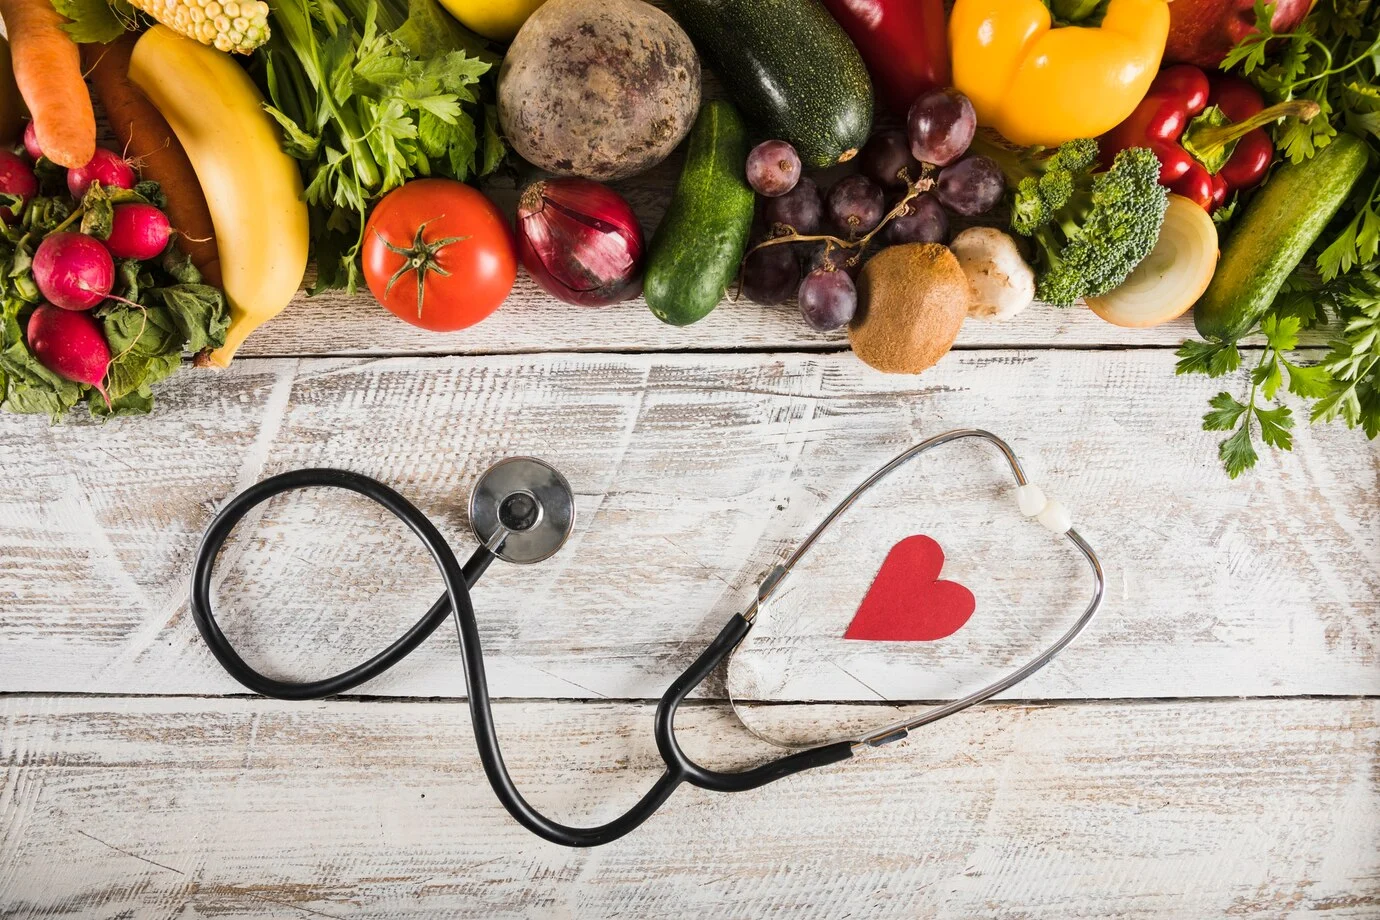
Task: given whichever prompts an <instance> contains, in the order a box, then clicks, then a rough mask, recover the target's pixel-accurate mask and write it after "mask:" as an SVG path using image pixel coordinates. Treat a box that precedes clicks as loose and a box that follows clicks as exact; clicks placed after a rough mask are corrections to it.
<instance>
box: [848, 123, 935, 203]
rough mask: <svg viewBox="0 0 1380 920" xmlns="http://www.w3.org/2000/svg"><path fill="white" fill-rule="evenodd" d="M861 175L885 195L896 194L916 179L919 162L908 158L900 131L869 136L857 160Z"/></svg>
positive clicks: (907, 145) (906, 145)
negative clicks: (880, 188)
mask: <svg viewBox="0 0 1380 920" xmlns="http://www.w3.org/2000/svg"><path fill="white" fill-rule="evenodd" d="M858 162H859V165H860V166H861V168H862V174H863V175H864V176H867V178H869V179H871V180H872V181H873V182H875V183H877V184H878V185H880V186H881V187H882V188H884V189H887V190H888V191H893V192H895V191H899V190H901V189H903V188H905V187H906V185H907V183H908V182H914V181H915V180H916V179H919V178H920V169H921V167H920V161H919V160H917V159H916V158H915V157H913V156H912V155H911V152H910V141H908V140H907V139H906V134H905V132H904V131H896V130H890V131H879V132H878V133H876V134H874V135H872V139H871V140H869V141H868V142H867V144H866V146H864V147H863V149H862V155H861V156H860V157H859V158H858Z"/></svg>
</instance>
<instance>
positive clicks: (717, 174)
mask: <svg viewBox="0 0 1380 920" xmlns="http://www.w3.org/2000/svg"><path fill="white" fill-rule="evenodd" d="M747 155H748V145H747V128H746V127H745V126H744V125H743V118H742V116H741V115H739V114H738V110H737V109H735V108H734V107H733V106H732V105H731V104H730V103H727V102H722V101H716V102H706V103H705V104H704V106H703V107H702V108H701V109H700V114H699V116H698V117H697V118H696V119H695V126H694V127H693V128H692V129H691V130H690V145H689V149H688V150H687V152H686V156H685V168H684V169H683V170H681V174H680V181H678V182H677V183H676V192H675V194H674V195H673V196H672V197H671V205H670V207H669V208H667V210H666V216H665V217H664V218H662V220H661V226H659V227H657V228H656V233H655V234H653V236H652V244H651V246H650V247H649V251H648V255H647V272H646V274H645V276H644V277H643V281H642V293H643V295H644V296H645V297H646V298H647V306H648V307H650V308H651V310H652V315H654V316H655V317H656V318H657V319H659V320H661V321H662V322H665V323H670V324H671V325H672V326H688V325H690V324H691V323H693V322H696V321H698V320H701V319H704V318H705V317H706V316H708V315H709V312H710V311H711V310H713V309H714V308H715V307H717V306H718V305H719V301H720V300H722V299H723V296H724V290H725V289H726V288H727V287H728V286H729V284H731V283H732V282H733V279H734V277H735V276H736V275H737V274H738V266H739V264H740V263H741V262H742V261H743V250H745V249H746V248H747V241H748V234H749V233H750V232H751V230H752V209H753V197H752V189H750V188H749V187H748V184H747V180H746V178H745V172H744V169H745V165H746V163H747Z"/></svg>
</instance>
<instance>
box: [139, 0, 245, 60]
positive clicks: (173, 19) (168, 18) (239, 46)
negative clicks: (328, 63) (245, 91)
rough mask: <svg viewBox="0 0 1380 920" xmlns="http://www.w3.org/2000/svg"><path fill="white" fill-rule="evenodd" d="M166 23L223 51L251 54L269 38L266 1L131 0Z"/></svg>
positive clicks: (177, 30)
mask: <svg viewBox="0 0 1380 920" xmlns="http://www.w3.org/2000/svg"><path fill="white" fill-rule="evenodd" d="M130 2H131V3H133V5H134V6H136V7H137V8H139V9H141V10H143V11H144V12H145V13H148V14H149V15H150V16H152V17H153V18H154V19H156V20H158V21H159V22H161V23H163V25H165V26H167V27H168V28H170V29H172V30H173V31H174V32H177V33H179V34H181V35H185V36H187V37H188V38H192V39H196V40H197V41H199V42H201V43H202V44H203V45H210V46H211V47H213V48H216V49H218V50H220V51H233V52H235V53H237V54H248V53H249V52H251V51H253V50H254V49H255V48H257V47H259V46H260V45H262V44H263V43H264V42H266V41H268V4H267V3H264V2H263V0H130Z"/></svg>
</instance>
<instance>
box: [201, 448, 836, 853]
mask: <svg viewBox="0 0 1380 920" xmlns="http://www.w3.org/2000/svg"><path fill="white" fill-rule="evenodd" d="M317 487H333V488H341V489H347V490H349V491H351V492H355V493H356V494H358V495H361V496H363V497H365V498H368V499H370V500H372V501H374V502H377V503H378V504H380V505H382V506H383V507H384V508H385V509H387V510H388V511H389V512H390V513H391V514H393V515H394V516H395V517H397V518H398V519H399V520H401V521H402V522H403V523H404V524H406V525H407V527H408V529H409V530H411V531H412V532H413V533H414V534H415V535H416V536H417V538H418V539H419V540H421V542H422V545H423V546H425V547H426V549H427V552H428V553H430V554H431V558H432V561H433V562H435V563H436V567H437V569H438V570H439V571H440V573H441V580H442V582H443V583H444V584H445V589H446V590H445V594H443V595H442V596H441V597H440V598H439V599H438V600H437V601H436V603H435V604H433V605H432V607H431V609H429V610H428V611H427V612H426V614H425V615H424V616H423V617H422V618H421V619H420V620H418V621H417V622H416V623H415V624H413V626H412V627H411V628H410V629H408V631H407V632H406V633H404V634H403V635H402V636H401V637H399V638H398V639H397V640H396V641H395V642H393V643H392V644H391V645H389V646H388V647H387V648H386V649H384V650H383V651H382V652H380V653H378V654H377V655H375V656H374V657H373V658H370V659H369V660H368V661H366V662H364V663H362V664H360V665H357V666H356V667H353V668H350V669H349V670H347V671H342V672H341V673H339V674H337V675H335V676H333V677H328V678H325V679H323V680H316V681H305V682H295V681H282V680H276V679H274V678H271V677H268V676H267V675H264V674H262V673H260V672H259V671H256V670H255V669H254V668H253V667H252V666H251V665H250V664H249V663H248V662H246V661H245V660H244V658H243V657H242V656H241V655H240V654H239V653H238V652H237V651H236V650H235V648H234V646H233V644H232V643H231V642H230V641H229V639H228V638H227V637H226V636H225V633H224V632H223V631H222V630H221V628H220V625H219V624H218V623H217V622H216V618H215V614H214V611H213V609H212V605H211V593H212V588H213V573H214V569H215V562H216V558H217V557H218V556H219V555H220V552H221V550H222V548H223V547H224V546H225V541H226V540H227V539H229V536H230V534H231V532H233V530H234V528H235V525H236V524H238V523H239V522H240V521H241V520H242V519H243V518H244V516H245V515H246V514H248V513H249V512H250V511H251V510H252V509H253V508H254V507H256V506H258V505H259V504H261V503H263V502H265V501H268V500H269V499H271V498H273V497H274V496H276V495H280V494H282V493H284V492H289V491H294V490H298V489H305V488H317ZM495 558H497V557H496V556H495V555H494V553H493V551H492V550H491V549H489V548H488V547H485V546H481V547H479V548H478V549H477V550H475V552H474V554H473V555H472V556H471V557H470V559H469V561H468V562H467V563H466V564H465V565H464V566H463V567H462V566H461V565H460V562H459V560H458V559H457V558H456V556H455V553H454V551H453V550H452V549H451V548H450V544H449V543H447V542H446V540H445V538H444V537H442V536H441V533H440V531H439V530H437V529H436V526H435V525H434V524H433V523H432V522H431V520H430V519H429V518H428V517H427V516H426V515H424V514H423V513H422V512H421V511H420V510H418V508H417V507H416V506H415V505H413V504H412V503H411V502H409V501H408V500H407V499H405V498H403V497H402V496H401V495H400V494H398V493H397V492H396V491H394V490H393V489H391V488H389V487H388V486H386V485H384V484H383V483H381V482H379V481H377V480H375V479H372V478H370V477H368V476H362V475H360V474H358V473H351V472H347V471H344V470H333V469H305V470H296V471H293V472H290V473H283V474H281V475H278V476H273V477H270V478H269V479H265V480H264V481H262V482H260V483H258V484H256V485H254V486H251V487H250V488H248V489H246V490H245V491H244V492H242V493H240V494H239V495H237V496H235V498H233V499H232V500H231V501H230V502H229V503H228V504H227V505H226V506H225V508H224V509H222V510H221V512H220V513H219V514H218V515H217V516H216V518H215V520H213V521H212V522H211V526H210V527H208V528H207V530H206V534H205V536H203V537H202V540H201V545H200V546H199V547H198V549H197V557H196V562H195V565H194V567H193V571H192V592H191V610H192V618H193V620H194V621H195V622H196V625H197V629H198V631H200V633H201V636H202V638H203V639H204V640H205V641H206V644H207V645H208V646H209V647H210V649H211V652H212V654H213V655H215V657H216V660H217V661H219V662H220V664H221V665H222V666H223V667H224V668H225V670H226V671H227V672H228V673H229V674H230V676H231V677H233V678H235V680H237V681H239V682H240V683H241V684H243V685H244V686H245V687H247V688H249V689H250V690H253V691H254V692H255V693H259V694H262V695H264V696H268V697H273V698H276V699H284V700H311V699H321V698H322V697H328V696H335V695H338V694H340V693H344V692H346V691H348V690H350V689H352V688H354V687H356V686H358V685H359V684H361V683H363V682H365V681H367V680H370V679H372V678H374V677H377V676H378V675H379V674H382V673H383V672H384V671H386V670H388V669H389V668H391V667H392V666H393V665H395V664H397V663H398V662H399V661H401V660H402V659H403V658H405V657H406V656H407V655H408V654H410V653H411V652H412V651H413V650H414V649H416V648H417V646H418V645H420V644H421V643H422V642H424V641H426V639H427V637H429V636H430V635H431V634H432V633H433V632H435V631H436V628H437V627H438V626H440V625H441V623H442V622H443V621H444V620H445V618H446V617H447V615H450V614H454V617H453V619H454V621H455V631H456V635H457V637H458V638H459V640H460V649H461V656H462V657H461V660H462V662H463V664H464V672H465V686H466V693H467V701H468V705H469V710H470V722H471V724H472V726H473V729H474V739H475V748H476V751H477V752H478V754H479V760H480V764H481V765H482V766H483V768H484V774H485V776H486V777H487V779H488V781H489V785H490V786H491V787H492V788H493V791H494V794H495V795H496V796H497V797H498V800H499V801H500V802H501V803H502V804H503V807H504V808H506V809H507V810H508V813H509V814H511V815H512V816H513V818H514V819H515V820H517V822H518V823H519V824H521V825H522V826H523V827H525V828H527V829H528V830H529V831H531V832H532V833H534V834H536V835H537V836H539V837H542V838H544V839H546V840H549V841H551V842H552V843H558V844H561V845H563V846H569V847H592V846H599V845H601V844H605V843H609V842H611V841H613V840H617V839H618V838H619V837H622V836H623V835H625V834H627V833H628V832H630V831H632V830H633V829H634V828H636V827H638V826H639V825H640V824H642V823H643V822H644V821H646V820H647V819H648V818H650V817H651V816H652V815H653V814H654V813H655V812H656V811H657V810H658V809H659V808H660V807H661V806H662V805H663V804H664V803H665V802H666V800H667V799H668V798H669V797H670V796H671V793H673V792H675V790H676V788H677V787H678V786H680V785H681V784H682V783H689V784H690V785H694V786H699V787H701V788H704V789H710V790H715V791H720V792H737V791H743V790H747V789H755V788H757V787H759V786H763V785H766V784H767V783H771V782H774V781H776V780H778V779H781V778H782V777H784V776H789V775H791V774H794V773H799V772H801V771H803V770H809V769H813V768H814V767H818V766H823V765H825V764H829V763H836V762H838V761H840V760H846V759H848V758H849V757H851V756H853V745H852V743H850V742H838V743H834V744H827V745H822V746H820V747H817V748H813V749H811V750H808V751H801V752H798V753H795V754H790V755H788V756H785V757H781V758H778V759H777V760H775V761H772V762H770V763H767V764H763V765H761V766H758V767H754V768H752V769H749V770H744V771H742V772H738V773H726V772H722V771H718V770H711V769H708V768H706V767H703V766H701V765H700V764H698V763H696V762H695V761H694V760H693V759H691V758H690V757H689V756H687V755H686V754H685V752H684V751H683V750H682V749H681V747H680V743H679V741H678V740H677V738H676V729H675V717H676V712H677V710H678V709H679V707H680V704H681V703H682V702H684V700H685V698H686V696H688V695H689V693H690V692H691V691H692V690H694V689H695V687H697V686H699V684H700V683H702V682H703V681H704V679H705V678H706V677H708V676H709V674H710V673H712V672H713V671H714V669H715V668H717V667H718V666H719V665H720V664H722V663H723V661H724V659H726V658H727V657H728V656H729V655H730V654H732V652H733V649H734V648H736V647H737V645H738V643H739V642H741V641H742V639H743V637H744V636H745V635H747V632H748V630H750V629H751V628H752V624H751V622H750V621H749V620H747V619H745V618H744V617H743V616H742V615H739V614H735V615H734V616H733V618H732V619H731V620H730V621H729V622H728V624H727V625H725V627H724V628H723V630H721V631H720V633H719V635H718V636H717V637H716V638H715V639H714V641H713V642H712V643H710V645H709V646H708V647H707V648H705V650H704V651H703V652H701V653H700V655H699V656H698V657H697V658H696V659H695V661H694V662H693V663H691V665H690V667H688V668H687V669H686V670H685V672H684V673H682V674H681V675H680V677H678V678H677V679H676V680H675V681H674V682H672V684H671V686H670V687H669V688H667V690H666V693H665V694H664V695H663V696H662V698H661V700H660V702H659V703H658V705H657V710H656V720H655V728H654V732H655V737H656V744H657V749H658V751H659V752H660V754H661V757H662V759H663V760H664V761H665V762H666V771H665V772H664V773H663V774H662V775H661V777H660V778H659V779H657V781H656V782H655V783H653V784H652V786H651V788H650V789H648V790H647V792H646V793H645V794H644V795H643V796H642V798H641V799H639V800H638V801H637V802H636V803H635V804H634V805H633V806H632V807H631V808H629V809H628V810H627V811H626V812H624V813H623V814H622V815H620V816H619V817H617V818H615V819H613V820H612V821H609V822H607V823H605V824H601V825H598V826H596V827H572V826H569V825H566V824H561V823H559V822H557V821H553V820H551V819H550V818H548V817H546V816H545V815H544V814H542V813H541V812H539V811H538V810H537V809H536V808H534V807H533V806H532V805H531V803H529V802H528V801H527V800H526V799H525V798H524V797H523V796H522V793H521V792H519V791H518V788H517V785H516V784H515V783H514V782H513V778H512V776H511V774H509V772H508V767H507V765H506V764H505V763H504V760H503V751H502V748H501V746H500V744H499V740H498V732H497V729H496V728H495V725H494V719H493V704H492V702H491V700H490V698H489V686H488V678H487V675H486V671H485V667H484V653H483V650H482V647H481V644H480V638H479V625H478V623H477V621H476V619H475V613H474V605H473V603H472V602H471V599H470V588H471V587H473V586H474V584H475V583H476V582H477V581H478V580H479V577H480V576H481V575H482V574H483V573H484V572H485V570H487V569H488V567H489V565H490V564H491V563H492V562H493V561H494V559H495Z"/></svg>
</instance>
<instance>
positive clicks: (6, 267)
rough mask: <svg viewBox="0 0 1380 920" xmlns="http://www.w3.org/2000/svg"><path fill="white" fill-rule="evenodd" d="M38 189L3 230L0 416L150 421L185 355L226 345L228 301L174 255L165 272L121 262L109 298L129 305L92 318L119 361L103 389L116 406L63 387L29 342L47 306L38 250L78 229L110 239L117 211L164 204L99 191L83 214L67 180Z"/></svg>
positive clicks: (144, 195) (87, 391)
mask: <svg viewBox="0 0 1380 920" xmlns="http://www.w3.org/2000/svg"><path fill="white" fill-rule="evenodd" d="M40 181H41V183H42V186H41V188H40V195H39V196H38V197H36V198H34V199H33V200H32V201H30V202H29V204H28V206H27V207H25V208H24V209H23V210H22V211H21V212H20V215H19V218H18V219H17V220H16V221H15V222H14V224H13V225H6V224H4V223H0V407H3V408H5V409H8V410H9V411H11V412H22V413H35V414H43V415H48V416H49V417H50V418H52V419H53V420H54V421H56V420H57V419H58V418H60V417H61V416H62V415H63V414H64V413H66V412H67V411H68V410H69V409H71V408H72V407H74V406H75V405H77V404H78V403H79V402H82V401H83V400H84V401H86V403H87V404H88V406H89V407H90V410H91V413H92V414H93V415H95V416H97V417H100V418H106V417H109V416H112V415H136V414H143V413H146V412H149V411H150V410H151V409H152V408H153V390H152V387H153V384H155V383H157V382H158V381H160V380H162V379H164V378H165V377H167V376H169V375H170V374H172V373H173V372H175V371H176V370H177V369H178V368H179V367H180V366H181V364H182V355H183V353H184V352H187V351H190V352H192V353H196V352H200V351H202V350H204V349H212V348H218V347H220V346H221V345H223V344H224V343H225V333H226V330H227V329H228V328H229V325H230V315H229V310H228V308H227V307H226V303H225V295H224V293H222V292H221V291H220V290H219V289H218V288H214V287H211V286H209V285H206V284H202V283H201V275H200V273H199V272H198V271H197V270H196V267H195V266H193V265H192V264H191V261H190V260H188V259H186V258H185V257H183V256H182V255H181V254H180V253H177V252H176V250H175V249H172V248H170V249H169V250H168V252H167V253H166V254H165V255H164V257H163V258H162V259H161V261H158V262H146V263H140V262H137V261H134V260H127V261H124V262H120V263H119V264H118V265H117V266H116V283H115V288H114V291H113V292H112V293H114V294H116V295H117V296H118V297H120V298H121V299H123V300H125V301H129V303H121V302H120V301H118V300H114V299H112V300H107V301H106V302H105V303H103V304H101V305H100V306H98V307H97V308H96V309H95V310H94V311H93V313H94V315H95V316H96V318H97V319H99V320H100V323H101V327H102V331H103V332H104V333H105V337H106V343H107V344H108V345H109V346H110V351H111V356H112V360H111V362H110V367H109V368H108V370H107V371H106V380H105V383H106V385H107V390H108V392H109V395H110V399H111V403H110V405H109V406H107V405H106V403H105V400H104V399H102V398H101V396H100V394H99V393H97V392H96V390H95V388H93V387H90V386H87V385H85V384H80V383H74V382H72V381H70V380H66V379H64V378H62V377H59V376H58V375H57V374H55V373H53V372H52V371H50V370H48V369H47V368H45V367H44V366H43V365H42V364H40V363H39V361H38V359H37V358H36V357H35V356H34V354H33V352H31V351H30V350H29V346H28V343H27V341H26V339H25V335H24V329H25V327H26V326H27V324H28V319H29V316H30V315H31V314H32V313H33V310H34V308H35V307H36V306H37V305H38V303H39V302H40V299H41V298H40V295H39V291H38V288H37V286H36V285H35V284H34V281H33V275H32V273H31V271H30V267H31V265H32V260H33V252H34V250H35V249H36V248H37V246H38V244H39V243H40V242H42V240H43V238H44V237H45V236H47V235H48V234H49V233H52V232H54V231H56V230H58V229H67V228H68V227H69V226H71V225H73V224H77V225H78V226H81V227H83V228H87V229H94V230H97V231H99V230H100V229H101V228H102V227H104V228H105V232H107V233H108V232H109V215H110V209H111V206H112V204H113V203H114V202H120V201H146V202H148V203H151V204H152V203H155V202H162V200H163V198H162V192H161V191H160V190H159V188H158V186H157V185H156V184H154V183H141V184H140V186H139V188H138V189H137V190H134V191H129V190H124V189H102V188H101V187H100V185H99V184H96V185H93V186H92V187H91V190H90V191H88V192H87V194H86V196H85V198H83V200H82V203H81V205H80V206H76V205H73V203H72V202H71V200H70V199H68V198H66V197H65V196H66V192H65V191H62V188H61V187H62V185H63V179H62V178H61V176H60V175H57V174H51V175H43V176H41V177H40Z"/></svg>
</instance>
